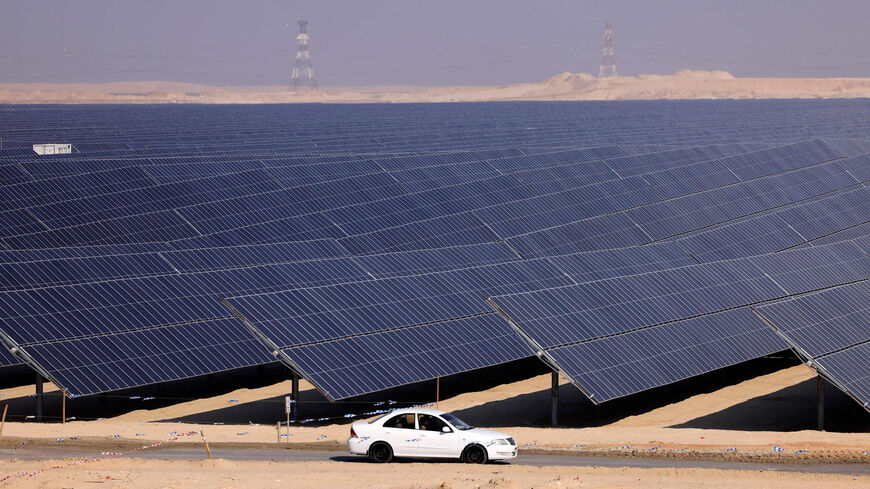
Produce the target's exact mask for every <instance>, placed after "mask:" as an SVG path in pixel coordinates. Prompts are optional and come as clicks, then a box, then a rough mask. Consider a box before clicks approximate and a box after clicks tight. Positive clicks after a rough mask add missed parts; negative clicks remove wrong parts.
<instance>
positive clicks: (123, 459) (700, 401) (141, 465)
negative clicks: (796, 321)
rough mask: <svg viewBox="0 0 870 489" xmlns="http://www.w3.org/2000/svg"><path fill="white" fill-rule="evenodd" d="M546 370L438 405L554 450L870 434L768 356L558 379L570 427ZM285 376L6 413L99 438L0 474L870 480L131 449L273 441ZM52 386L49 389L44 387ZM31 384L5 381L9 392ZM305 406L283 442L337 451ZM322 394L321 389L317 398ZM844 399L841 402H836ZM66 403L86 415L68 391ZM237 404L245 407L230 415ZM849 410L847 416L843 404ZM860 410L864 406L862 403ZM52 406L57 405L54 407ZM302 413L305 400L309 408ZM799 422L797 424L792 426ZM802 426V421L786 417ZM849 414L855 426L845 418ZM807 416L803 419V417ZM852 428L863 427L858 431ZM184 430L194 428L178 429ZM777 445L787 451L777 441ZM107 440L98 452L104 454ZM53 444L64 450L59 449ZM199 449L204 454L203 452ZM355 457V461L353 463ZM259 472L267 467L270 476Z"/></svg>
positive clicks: (448, 483)
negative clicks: (554, 414)
mask: <svg viewBox="0 0 870 489" xmlns="http://www.w3.org/2000/svg"><path fill="white" fill-rule="evenodd" d="M549 383H550V377H549V375H540V376H534V377H532V378H528V379H524V380H519V381H515V382H510V383H506V384H502V385H497V386H495V387H492V388H488V389H485V390H480V391H465V392H461V393H458V394H456V395H453V396H451V397H449V398H447V399H444V400H441V401H440V402H439V403H438V407H439V408H440V409H444V410H449V411H453V412H455V413H457V414H459V415H460V417H463V418H465V419H467V420H468V421H471V422H472V423H474V424H479V425H483V426H487V427H494V428H496V429H500V430H503V431H506V432H508V433H510V434H512V435H513V436H514V437H515V438H516V439H517V442H518V445H519V447H520V453H521V454H522V453H523V452H525V453H533V452H537V453H541V452H556V453H561V454H577V455H584V456H590V455H591V456H596V455H606V456H624V457H665V458H688V459H708V460H721V461H728V460H733V461H768V462H780V463H807V464H814V463H832V462H837V463H868V462H870V455H868V454H867V453H868V450H870V436H868V435H867V434H865V433H863V432H848V431H842V432H819V431H815V430H812V429H803V428H801V426H802V425H801V423H803V424H806V423H805V421H806V419H804V421H800V419H802V418H810V419H813V417H814V413H815V411H814V408H815V404H814V402H815V397H814V395H813V394H814V391H815V377H814V373H813V372H812V371H811V370H810V369H809V368H807V367H805V366H803V365H791V366H786V367H785V368H773V369H769V371H764V372H761V373H760V374H758V375H747V376H745V377H744V378H740V379H738V380H736V381H733V382H730V383H727V382H726V383H725V385H713V384H715V383H713V384H711V387H710V388H704V387H692V388H689V389H688V390H687V391H686V392H681V393H679V394H667V393H665V394H661V395H660V396H661V397H662V399H660V400H656V399H653V400H652V401H638V400H631V403H630V404H638V403H640V404H647V403H649V402H651V403H652V404H651V407H650V406H647V405H644V406H639V407H636V408H635V407H632V406H630V404H629V405H628V407H626V405H622V406H620V405H615V407H612V408H611V407H609V406H607V405H606V404H605V405H602V406H592V405H591V403H589V402H588V401H587V400H585V398H583V396H582V395H581V394H580V393H579V391H578V390H577V389H576V388H574V387H573V386H571V385H569V384H567V383H565V382H564V381H563V383H562V386H561V389H560V391H561V394H560V398H561V402H560V409H561V414H562V419H564V420H565V421H564V422H563V423H564V426H561V427H559V428H549V427H546V426H545V423H546V420H547V415H548V413H549V411H548V408H549V396H548V387H549ZM289 387H290V386H289V381H283V382H277V383H272V384H270V385H266V386H263V387H258V388H251V389H247V388H245V389H235V390H230V391H228V392H222V393H216V394H215V395H212V396H206V397H201V398H196V399H191V400H179V401H178V402H174V403H171V404H169V405H166V406H162V407H157V408H153V409H138V410H128V411H126V412H123V413H121V414H119V415H116V416H113V417H109V418H106V419H99V420H90V421H82V420H73V421H69V422H67V423H65V424H60V423H34V422H32V421H20V420H19V421H12V422H10V421H7V423H6V426H5V428H4V431H3V434H2V439H0V448H5V449H16V448H22V449H29V450H38V447H39V446H50V447H52V448H54V449H65V448H67V447H68V448H69V449H76V450H78V451H81V450H83V449H84V450H86V451H87V450H92V451H93V454H94V456H93V459H88V460H86V461H84V462H81V460H70V459H65V460H36V461H33V460H17V459H9V460H2V461H0V479H2V478H3V477H6V476H9V477H10V478H9V479H7V480H6V481H5V482H0V484H8V486H9V487H58V488H59V487H82V486H84V485H90V483H96V482H99V483H103V484H106V485H105V486H104V487H121V486H123V487H196V486H199V487H251V488H254V487H312V486H318V487H322V488H332V487H349V486H350V485H351V484H353V483H356V484H357V485H358V484H364V485H370V486H372V487H384V488H411V487H415V488H422V487H432V488H436V487H445V488H446V487H453V488H457V489H459V488H466V487H484V488H487V487H508V488H514V487H541V488H545V487H547V488H549V487H552V488H556V487H560V488H561V487H639V488H647V487H650V488H651V487H670V488H674V487H714V485H715V486H716V487H723V488H725V487H783V488H785V487H866V486H867V484H868V483H870V479H864V478H861V477H858V478H853V477H852V476H848V477H846V476H838V475H822V474H800V473H789V474H785V473H776V472H763V471H760V470H759V471H736V470H734V471H727V472H722V471H718V470H712V469H612V468H594V467H581V468H577V467H574V468H569V467H555V468H554V467H549V468H535V467H523V466H518V465H517V466H483V467H469V466H464V465H455V464H397V465H391V466H387V467H380V466H374V465H370V464H354V465H353V466H352V467H349V466H348V464H347V462H280V463H279V462H236V461H227V460H215V461H211V462H209V461H202V462H188V461H171V462H165V461H153V460H150V461H149V460H142V459H135V458H129V457H131V456H134V455H135V453H134V452H133V450H134V449H137V448H142V447H149V446H150V445H155V444H159V446H154V447H149V448H145V449H146V450H154V451H159V450H163V449H166V448H171V447H172V446H178V447H181V446H185V447H200V448H201V442H200V437H199V434H198V431H199V430H200V429H203V430H204V432H205V435H206V437H207V439H208V440H209V442H210V444H211V445H212V446H213V447H227V448H229V447H244V446H249V447H252V448H253V447H265V446H269V447H277V446H278V442H277V440H278V436H277V435H278V434H279V433H285V432H286V431H285V430H286V428H283V427H282V429H281V431H280V432H278V431H277V430H276V426H275V423H274V421H277V420H279V419H281V418H282V416H281V411H282V409H281V408H282V407H283V406H282V405H281V399H282V397H283V395H285V394H286V393H287V392H288V390H289ZM50 389H51V387H49V390H50ZM32 392H33V386H32V385H30V386H20V387H12V388H6V389H2V390H0V394H2V397H0V399H5V400H14V399H20V398H22V397H24V398H26V396H27V395H29V394H31V393H32ZM301 398H302V399H308V400H310V403H309V404H304V405H303V406H302V408H303V409H304V410H306V411H307V413H308V415H310V416H326V417H329V418H330V419H329V420H327V421H324V422H321V423H320V424H316V423H311V424H306V425H298V426H292V427H291V428H290V430H289V432H290V434H291V435H292V436H290V437H283V438H281V439H282V441H281V446H284V447H289V446H291V444H292V446H294V447H297V448H309V449H312V448H313V449H321V450H343V446H344V440H345V439H346V437H347V436H348V431H349V423H350V422H352V421H354V420H355V419H358V418H353V419H345V418H343V416H342V413H343V412H345V410H344V408H345V407H346V406H343V405H341V404H328V403H323V402H322V398H320V397H319V394H318V393H317V392H316V391H315V390H314V389H313V388H312V387H311V386H310V385H307V384H305V383H304V382H303V391H302V396H301ZM318 399H320V400H318ZM840 404H842V405H841V406H839V405H840ZM829 406H831V407H832V408H833V409H832V410H831V411H829V413H830V414H829V416H832V417H835V416H845V417H849V416H856V417H861V416H862V415H863V416H866V413H863V411H861V410H860V408H859V407H858V406H857V405H856V404H855V403H854V402H853V401H851V400H849V399H847V398H845V396H841V398H839V399H838V398H836V396H831V395H830V391H829ZM69 409H70V411H69V412H68V415H73V416H74V415H76V414H78V415H79V416H81V415H82V413H81V412H80V411H79V412H76V407H75V404H73V403H70V407H69ZM233 410H239V412H241V413H243V414H241V415H240V416H234V415H233V414H232V412H233ZM263 410H266V411H268V412H269V413H272V414H267V415H266V417H267V418H268V419H273V420H274V421H272V422H269V423H265V422H260V423H253V424H251V423H244V424H243V423H238V424H229V423H227V424H222V423H221V424H214V423H209V422H208V420H209V419H214V417H213V416H211V417H210V415H211V414H212V413H216V412H217V413H222V414H221V419H228V420H234V419H239V418H240V417H241V418H245V417H246V416H253V417H256V416H260V417H257V419H260V420H262V413H259V414H258V412H259V411H263ZM844 413H845V414H844ZM856 413H857V414H856ZM49 414H50V413H49ZM304 416H305V413H304V412H303V417H304ZM794 423H797V424H796V425H795V424H794ZM793 426H798V428H800V429H792V427H793ZM847 426H853V425H849V424H848V423H847ZM804 428H805V427H804ZM855 431H858V430H855ZM179 435H187V436H179ZM779 449H781V450H779ZM105 451H109V452H112V454H111V455H104V454H103V452H105ZM51 453H57V452H54V451H53V452H51ZM204 457H205V455H204V452H203V458H204ZM350 468H352V470H349V469H350ZM264 474H265V475H264Z"/></svg>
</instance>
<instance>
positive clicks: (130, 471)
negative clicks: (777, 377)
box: [0, 459, 870, 489]
mask: <svg viewBox="0 0 870 489" xmlns="http://www.w3.org/2000/svg"><path fill="white" fill-rule="evenodd" d="M64 463H65V462H63V461H58V462H54V464H55V465H57V466H58V468H55V469H48V470H46V471H45V472H42V473H39V474H35V475H33V476H29V475H23V476H21V477H16V478H12V479H9V480H8V485H7V486H6V487H16V488H37V487H40V488H46V487H50V488H64V487H94V486H95V485H97V484H99V486H98V487H104V488H107V489H108V488H117V487H124V488H146V487H147V488H178V489H181V488H251V489H255V488H257V489H259V488H288V487H289V488H311V487H317V488H319V489H347V488H352V487H370V488H383V489H412V488H413V489H423V488H427V489H428V488H432V489H472V488H474V489H478V488H481V489H519V488H539V489H564V488H638V489H646V488H671V489H682V488H685V489H689V488H691V489H703V488H714V487H715V488H720V489H727V488H762V487H763V488H770V489H793V488H795V487H799V488H802V489H838V488H846V487H849V488H853V487H867V484H870V478H868V477H860V476H859V477H855V476H848V475H830V474H812V473H810V474H793V473H784V472H765V471H760V470H759V471H746V470H740V471H731V470H729V471H723V470H715V469H643V470H640V469H621V468H602V467H523V466H457V465H445V464H441V465H439V464H416V463H415V464H392V465H389V466H379V465H374V464H353V467H352V470H336V467H335V465H336V463H333V462H313V463H305V464H301V463H289V462H234V461H228V460H213V461H202V462H188V461H153V460H151V461H146V460H131V459H115V460H99V461H95V462H92V463H83V464H81V465H61V464H64ZM338 465H341V464H338ZM45 466H46V463H45V462H42V463H39V462H19V461H16V462H11V463H9V464H8V465H7V467H6V468H8V469H10V470H13V471H16V472H17V471H22V472H26V473H28V474H29V473H33V472H35V471H38V470H41V469H44V468H45ZM49 478H50V479H49ZM0 484H2V483H0Z"/></svg>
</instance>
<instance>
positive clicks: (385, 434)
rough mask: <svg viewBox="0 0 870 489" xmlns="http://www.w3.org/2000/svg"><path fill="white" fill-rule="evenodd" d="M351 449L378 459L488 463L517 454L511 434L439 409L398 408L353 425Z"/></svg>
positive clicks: (374, 459)
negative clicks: (470, 421)
mask: <svg viewBox="0 0 870 489" xmlns="http://www.w3.org/2000/svg"><path fill="white" fill-rule="evenodd" d="M347 448H348V449H349V450H350V453H352V454H355V455H367V456H368V457H369V458H371V459H372V460H373V461H375V462H381V463H384V462H389V461H390V460H392V459H393V457H394V456H395V457H419V458H457V459H460V460H462V461H464V462H468V463H476V464H484V463H486V462H487V461H489V460H506V459H511V458H515V457H516V456H517V444H516V442H515V441H514V439H513V438H511V437H510V435H507V434H505V433H501V432H499V431H493V430H487V429H483V428H474V427H471V426H469V425H467V424H465V423H464V422H463V421H462V420H461V419H459V418H457V417H456V416H453V415H452V414H450V413H445V412H444V411H437V410H435V409H419V408H411V409H397V410H395V411H392V412H390V413H388V414H385V415H383V416H381V417H379V418H377V419H373V420H371V421H360V422H357V423H354V424H353V425H351V428H350V438H348V440H347Z"/></svg>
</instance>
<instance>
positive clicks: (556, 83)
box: [0, 70, 870, 104]
mask: <svg viewBox="0 0 870 489" xmlns="http://www.w3.org/2000/svg"><path fill="white" fill-rule="evenodd" d="M866 97H870V78H736V77H734V76H732V75H731V74H729V73H727V72H725V71H697V70H680V71H677V72H676V73H674V74H672V75H638V76H619V77H613V78H603V79H601V78H597V77H594V76H592V75H590V74H588V73H568V72H566V73H561V74H558V75H556V76H553V77H551V78H548V79H546V80H543V81H541V82H538V83H522V84H513V85H499V86H454V87H409V86H394V87H389V86H386V87H337V88H325V89H321V90H311V91H300V92H290V91H288V90H287V87H284V86H261V87H213V86H207V85H197V84H191V83H178V82H170V81H150V82H118V83H105V84H81V83H78V84H49V83H34V84H8V83H7V84H0V103H10V104H36V103H121V104H128V103H202V104H230V103H233V104H235V103H238V104H253V103H377V102H393V103H399V102H408V103H410V102H482V101H508V100H655V99H670V100H677V99H680V100H684V99H776V98H866Z"/></svg>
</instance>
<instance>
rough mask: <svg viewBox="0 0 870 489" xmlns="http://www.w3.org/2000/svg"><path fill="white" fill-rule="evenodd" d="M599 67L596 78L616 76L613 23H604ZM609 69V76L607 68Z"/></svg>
mask: <svg viewBox="0 0 870 489" xmlns="http://www.w3.org/2000/svg"><path fill="white" fill-rule="evenodd" d="M601 53H602V56H601V66H600V67H599V68H598V78H604V77H606V76H617V75H616V60H615V59H614V58H613V23H612V22H610V21H609V20H606V21H604V47H603V48H601ZM608 67H610V75H608V74H607V68H608Z"/></svg>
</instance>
